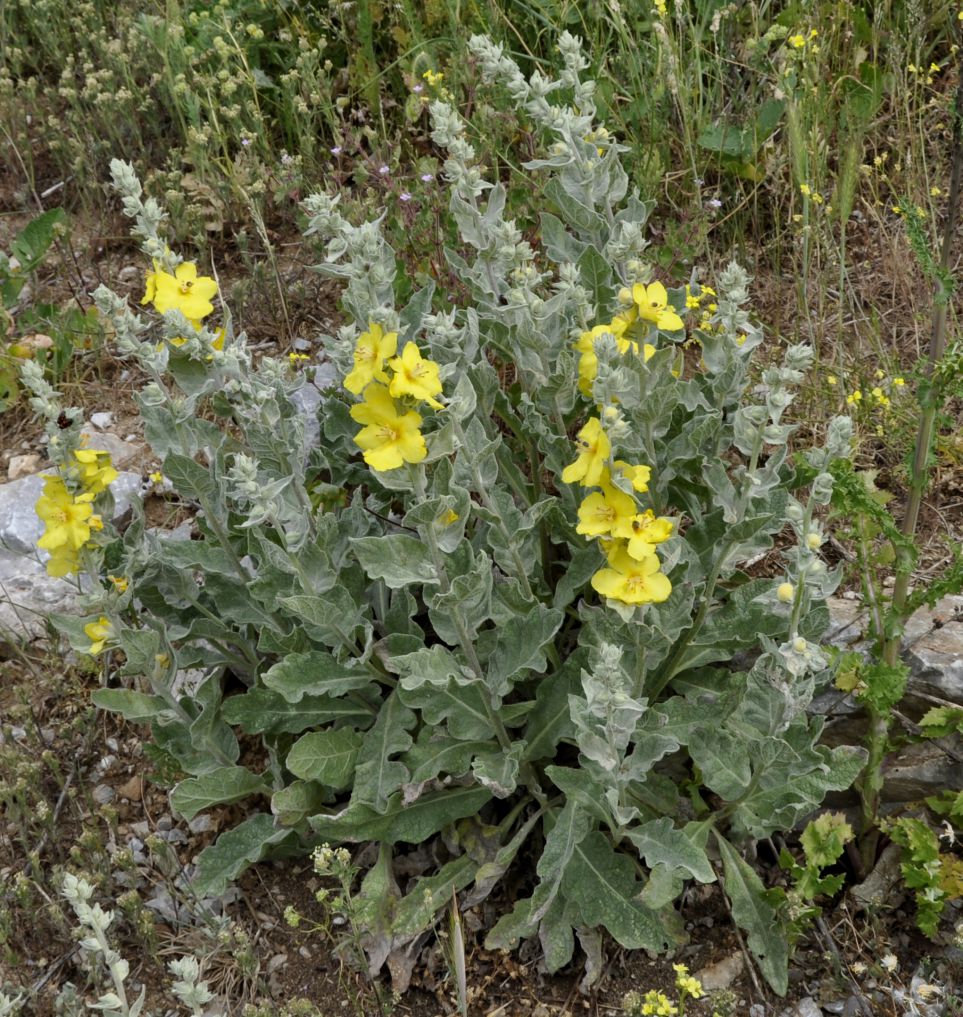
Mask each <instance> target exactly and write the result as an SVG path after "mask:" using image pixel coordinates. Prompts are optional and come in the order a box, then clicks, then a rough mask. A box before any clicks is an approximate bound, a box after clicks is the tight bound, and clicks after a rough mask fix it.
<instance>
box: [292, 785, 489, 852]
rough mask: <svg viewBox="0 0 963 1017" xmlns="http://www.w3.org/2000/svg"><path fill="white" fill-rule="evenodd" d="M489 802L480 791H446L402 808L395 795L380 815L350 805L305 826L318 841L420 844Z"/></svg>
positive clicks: (358, 804)
mask: <svg viewBox="0 0 963 1017" xmlns="http://www.w3.org/2000/svg"><path fill="white" fill-rule="evenodd" d="M490 800H491V795H490V794H489V793H488V791H486V790H485V788H483V787H482V788H480V787H458V788H451V789H446V790H444V791H438V792H435V793H432V794H427V795H422V796H421V797H420V798H418V799H417V801H414V802H412V803H411V804H410V805H405V803H404V798H403V796H402V795H401V794H395V795H392V796H391V798H390V799H389V801H388V803H387V808H386V809H385V811H384V812H383V813H378V812H376V811H375V810H374V809H373V808H372V807H371V806H370V805H365V804H363V803H361V802H352V803H351V804H349V805H347V806H345V807H344V808H343V809H341V810H340V811H339V812H334V813H327V814H325V813H320V814H318V815H316V816H311V817H310V819H309V820H308V822H309V823H310V825H311V829H312V830H314V832H315V833H316V834H317V835H318V836H319V837H320V838H321V839H322V840H341V841H346V842H348V843H352V844H356V843H359V842H361V841H366V840H382V841H385V842H386V843H388V844H397V843H399V842H404V843H406V844H420V843H421V842H422V841H423V840H426V839H427V838H428V837H430V836H431V835H432V834H434V833H437V832H438V831H439V830H440V829H441V828H442V827H443V826H447V825H448V824H449V823H453V822H455V820H457V819H464V818H465V816H473V815H474V814H475V813H476V812H478V810H479V809H481V807H482V806H483V805H484V804H485V803H486V802H488V801H490Z"/></svg>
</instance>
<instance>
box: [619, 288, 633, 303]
mask: <svg viewBox="0 0 963 1017" xmlns="http://www.w3.org/2000/svg"><path fill="white" fill-rule="evenodd" d="M619 303H620V304H631V303H632V291H631V290H630V289H629V288H628V286H623V287H622V289H620V290H619Z"/></svg>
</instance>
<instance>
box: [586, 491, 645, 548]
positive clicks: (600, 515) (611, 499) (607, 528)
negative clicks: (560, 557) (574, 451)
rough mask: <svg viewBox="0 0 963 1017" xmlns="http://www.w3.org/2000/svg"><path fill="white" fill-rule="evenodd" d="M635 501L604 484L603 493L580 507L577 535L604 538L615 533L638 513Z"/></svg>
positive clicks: (589, 498)
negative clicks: (622, 524)
mask: <svg viewBox="0 0 963 1017" xmlns="http://www.w3.org/2000/svg"><path fill="white" fill-rule="evenodd" d="M636 508H637V506H636V504H635V499H634V498H633V497H632V496H631V495H629V494H626V493H625V492H624V491H620V490H619V489H618V488H617V487H612V486H611V484H607V483H603V484H602V490H601V492H598V491H596V492H595V493H594V494H590V495H589V496H588V497H587V498H586V499H585V500H584V501H583V502H582V504H581V505H580V506H579V510H578V526H576V527H575V532H576V533H581V534H582V535H583V536H585V537H604V536H606V535H607V534H611V533H614V532H615V529H616V528H617V527H618V526H619V524H620V523H622V522H623V521H625V520H630V519H632V518H633V517H634V516H635V513H636Z"/></svg>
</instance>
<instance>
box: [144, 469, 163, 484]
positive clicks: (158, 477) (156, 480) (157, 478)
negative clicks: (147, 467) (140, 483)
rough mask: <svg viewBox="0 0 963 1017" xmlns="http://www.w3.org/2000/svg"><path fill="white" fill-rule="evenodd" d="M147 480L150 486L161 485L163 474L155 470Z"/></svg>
mask: <svg viewBox="0 0 963 1017" xmlns="http://www.w3.org/2000/svg"><path fill="white" fill-rule="evenodd" d="M147 479H148V480H149V481H150V482H151V483H152V484H163V483H164V474H163V473H160V472H158V471H157V470H154V472H153V473H151V474H149V475H148V477H147Z"/></svg>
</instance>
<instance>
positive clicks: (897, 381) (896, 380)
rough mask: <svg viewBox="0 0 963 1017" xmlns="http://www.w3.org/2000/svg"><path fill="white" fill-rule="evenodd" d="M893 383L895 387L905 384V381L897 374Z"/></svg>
mask: <svg viewBox="0 0 963 1017" xmlns="http://www.w3.org/2000/svg"><path fill="white" fill-rule="evenodd" d="M893 384H894V385H895V386H896V388H902V387H903V386H904V385H905V384H906V382H905V380H904V379H903V378H900V377H899V376H897V377H895V378H894V379H893Z"/></svg>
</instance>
